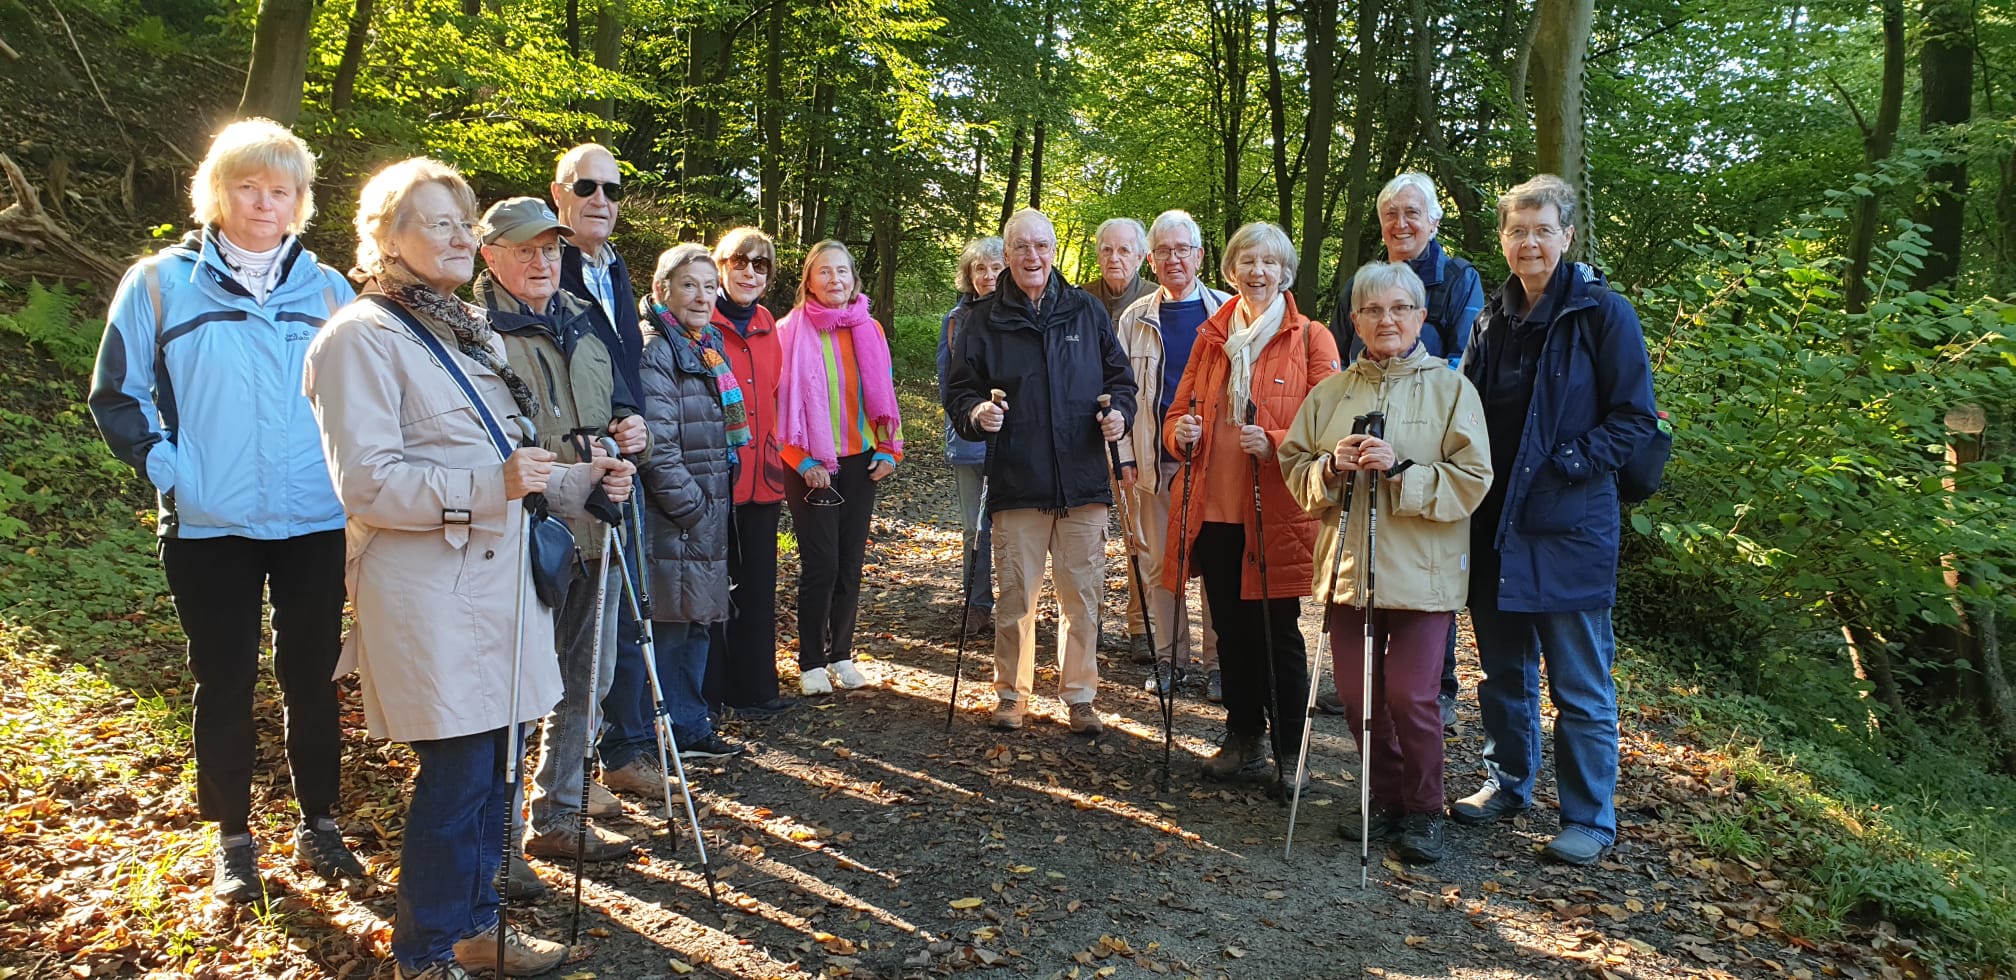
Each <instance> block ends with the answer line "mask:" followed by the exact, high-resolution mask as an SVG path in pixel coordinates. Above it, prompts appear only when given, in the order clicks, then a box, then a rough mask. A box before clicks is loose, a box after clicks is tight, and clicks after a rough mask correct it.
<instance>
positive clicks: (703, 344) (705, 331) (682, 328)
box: [651, 299, 749, 449]
mask: <svg viewBox="0 0 2016 980" xmlns="http://www.w3.org/2000/svg"><path fill="white" fill-rule="evenodd" d="M651 312H652V314H653V315H655V316H656V317H658V322H659V324H661V325H662V327H663V330H662V332H663V333H664V334H665V336H666V337H668V338H677V339H680V340H684V341H685V342H686V343H687V345H688V346H689V347H690V348H692V350H693V353H694V354H695V355H697V356H699V358H700V363H702V364H705V365H707V370H708V372H709V373H711V374H713V375H714V385H715V387H717V388H719V389H720V390H721V422H722V425H723V426H724V427H726V428H727V430H728V448H729V449H734V448H736V447H738V446H746V445H748V444H749V410H748V409H747V408H746V407H744V406H743V404H742V386H741V385H740V384H738V383H736V381H735V369H734V368H732V367H730V366H729V365H728V359H727V358H725V357H722V356H721V348H722V344H723V341H722V340H721V329H720V328H719V327H716V326H715V325H713V324H711V323H709V324H707V325H706V326H704V327H702V328H700V329H698V330H691V329H688V328H687V326H686V325H685V324H683V323H680V322H679V318H678V317H676V316H673V315H672V311H671V310H668V309H666V308H665V307H664V306H663V305H662V304H660V303H659V302H658V301H657V300H655V299H654V300H652V301H651Z"/></svg>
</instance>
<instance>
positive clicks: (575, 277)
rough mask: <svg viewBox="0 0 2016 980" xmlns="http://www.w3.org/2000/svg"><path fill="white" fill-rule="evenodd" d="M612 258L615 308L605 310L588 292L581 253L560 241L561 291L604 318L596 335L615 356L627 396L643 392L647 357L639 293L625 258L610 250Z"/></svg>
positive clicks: (610, 285) (610, 263)
mask: <svg viewBox="0 0 2016 980" xmlns="http://www.w3.org/2000/svg"><path fill="white" fill-rule="evenodd" d="M609 254H610V255H611V256H612V258H611V259H610V260H609V291H610V292H611V293H613V294H615V299H616V308H615V309H613V310H605V309H602V302H601V301H600V300H598V299H596V298H595V291H594V290H592V289H589V288H588V277H587V274H586V273H585V272H584V271H583V270H582V268H581V263H582V258H581V250H580V249H578V248H575V247H574V244H573V243H572V242H569V241H567V240H566V239H564V238H563V239H561V240H560V288H561V289H564V290H566V291H568V292H570V293H573V294H574V295H576V296H579V297H581V298H582V299H584V300H586V301H588V305H589V306H592V307H594V308H595V309H596V310H597V311H598V312H600V313H601V314H602V326H603V327H604V328H605V329H604V330H599V331H597V332H598V333H601V334H602V339H603V341H604V342H605V343H607V344H608V345H609V350H610V351H611V352H612V353H614V354H615V355H616V373H617V375H618V378H617V380H618V381H620V382H621V384H620V385H618V387H620V388H621V389H622V390H623V391H625V392H641V391H643V390H644V382H643V381H642V380H641V379H640V377H639V373H638V372H639V366H640V365H641V364H643V357H644V331H643V330H642V329H641V328H639V327H638V325H637V291H636V290H635V289H633V288H632V287H631V285H630V267H629V266H627V265H624V264H623V256H621V255H617V254H616V250H615V249H614V248H611V249H610V250H609Z"/></svg>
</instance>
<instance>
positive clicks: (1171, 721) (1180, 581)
mask: <svg viewBox="0 0 2016 980" xmlns="http://www.w3.org/2000/svg"><path fill="white" fill-rule="evenodd" d="M1184 414H1185V415H1188V416H1190V417H1192V418H1196V416H1197V396H1196V395H1191V396H1190V407H1189V409H1188V410H1187V411H1185V412H1184ZM1196 453H1197V444H1196V443H1191V444H1190V445H1188V446H1185V447H1183V509H1182V510H1181V511H1179V512H1178V516H1177V518H1176V568H1177V572H1176V636H1174V637H1171V638H1170V639H1169V683H1170V692H1169V696H1168V697H1166V698H1163V699H1162V768H1163V770H1164V771H1165V772H1166V771H1167V770H1168V768H1169V743H1170V742H1171V741H1172V737H1171V735H1170V729H1172V728H1174V727H1175V723H1176V692H1175V683H1176V658H1177V656H1179V655H1181V656H1184V657H1188V656H1189V655H1190V474H1191V472H1192V470H1193V469H1194V467H1193V466H1192V465H1191V464H1192V463H1193V462H1195V457H1196ZM1164 546H1165V547H1166V546H1167V542H1164ZM1164 554H1167V552H1166V551H1165V552H1164ZM1205 601H1207V602H1208V601H1209V599H1208V597H1207V598H1206V600H1205ZM1199 632H1200V633H1201V632H1202V628H1201V627H1200V629H1199ZM1178 637H1180V638H1181V640H1180V642H1179V640H1178ZM1203 639H1205V640H1209V639H1211V638H1210V637H1208V636H1207V637H1203ZM1205 679H1206V681H1207V682H1208V681H1209V679H1210V674H1209V672H1208V671H1207V672H1206V674H1205ZM1207 693H1208V692H1207Z"/></svg>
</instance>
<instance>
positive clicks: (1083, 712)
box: [1071, 701, 1106, 735]
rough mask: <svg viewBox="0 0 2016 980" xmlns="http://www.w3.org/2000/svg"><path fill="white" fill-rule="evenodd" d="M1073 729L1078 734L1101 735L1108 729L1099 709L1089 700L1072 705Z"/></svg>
mask: <svg viewBox="0 0 2016 980" xmlns="http://www.w3.org/2000/svg"><path fill="white" fill-rule="evenodd" d="M1071 731H1072V733H1073V734H1076V735H1101V734H1104V733H1105V731H1106V723H1105V722H1103V721H1100V720H1099V709H1097V708H1094V707H1092V702H1090V701H1087V702H1085V703H1084V704H1074V705H1072V706H1071Z"/></svg>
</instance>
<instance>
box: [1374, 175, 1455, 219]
mask: <svg viewBox="0 0 2016 980" xmlns="http://www.w3.org/2000/svg"><path fill="white" fill-rule="evenodd" d="M1410 189H1411V190H1412V191H1414V192H1415V193H1416V194H1419V195H1421V200H1423V201H1425V202H1427V208H1428V220H1430V221H1441V220H1442V199H1441V198H1439V197H1437V196H1436V195H1435V182H1434V181H1432V180H1429V179H1428V175H1427V174H1424V173H1418V172H1416V171H1413V170H1409V171H1407V172H1406V173H1403V174H1401V175H1399V176H1397V177H1395V178H1393V179H1392V180H1389V181H1387V182H1386V186H1384V187H1381V188H1379V197H1378V198H1377V199H1375V200H1374V201H1373V202H1372V210H1373V211H1375V212H1376V211H1379V210H1381V209H1383V208H1385V207H1386V202H1387V201H1390V200H1392V199H1394V198H1395V197H1398V196H1399V195H1400V192H1401V191H1404V190H1410Z"/></svg>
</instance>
